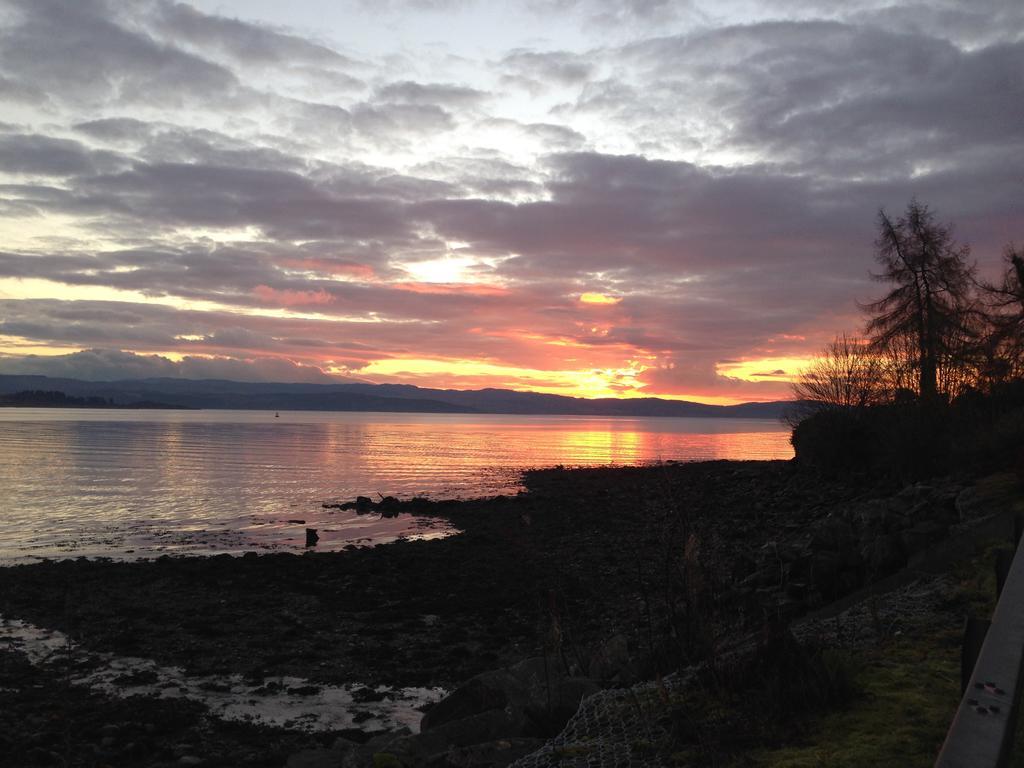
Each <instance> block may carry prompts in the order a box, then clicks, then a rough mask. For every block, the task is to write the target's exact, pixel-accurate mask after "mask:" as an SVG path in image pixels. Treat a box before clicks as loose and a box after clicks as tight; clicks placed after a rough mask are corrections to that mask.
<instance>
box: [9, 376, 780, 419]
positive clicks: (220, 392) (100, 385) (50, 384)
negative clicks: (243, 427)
mask: <svg viewBox="0 0 1024 768" xmlns="http://www.w3.org/2000/svg"><path fill="white" fill-rule="evenodd" d="M28 390H41V391H47V392H55V391H59V392H63V393H64V394H66V395H68V396H70V397H102V398H106V399H108V400H111V401H113V402H114V403H115V404H116V405H118V406H129V407H130V406H133V405H135V404H137V403H155V402H159V403H165V404H167V405H168V406H173V407H178V408H226V409H236V410H237V409H246V410H248V409H251V410H268V411H386V412H399V413H511V414H524V415H526V414H551V415H573V416H704V417H726V418H747V419H777V418H780V417H781V416H782V415H783V414H784V413H785V412H786V411H787V410H788V409H789V408H791V407H792V406H793V402H792V401H776V402H770V403H743V404H741V405H705V404H703V403H691V402H687V401H685V400H664V399H661V398H657V397H646V398H635V399H617V398H598V399H593V400H591V399H586V398H581V397H564V396H562V395H547V394H541V393H538V392H516V391H513V390H510V389H474V390H459V389H427V388H423V387H415V386H412V385H410V384H364V383H345V384H274V383H262V382H260V383H255V382H244V381H224V380H220V379H202V380H192V379H168V378H153V379H123V380H119V381H82V380H79V379H61V378H51V377H49V376H10V375H0V395H11V394H14V393H17V392H25V391H28Z"/></svg>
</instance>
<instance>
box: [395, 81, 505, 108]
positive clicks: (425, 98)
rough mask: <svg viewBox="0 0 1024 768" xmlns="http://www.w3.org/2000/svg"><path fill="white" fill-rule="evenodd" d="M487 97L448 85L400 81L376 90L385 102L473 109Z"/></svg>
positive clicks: (461, 86) (484, 93)
mask: <svg viewBox="0 0 1024 768" xmlns="http://www.w3.org/2000/svg"><path fill="white" fill-rule="evenodd" d="M488 97H489V94H487V93H486V92H484V91H481V90H478V89H476V88H469V87H467V86H464V85H452V84H449V83H416V82H413V81H411V80H402V81H399V82H395V83H388V84H387V85H385V86H383V87H381V88H378V89H377V98H378V99H380V100H382V101H385V102H397V103H405V104H423V105H438V106H444V105H448V106H453V107H473V106H476V105H477V104H479V103H480V102H482V101H484V100H485V99H487V98H488Z"/></svg>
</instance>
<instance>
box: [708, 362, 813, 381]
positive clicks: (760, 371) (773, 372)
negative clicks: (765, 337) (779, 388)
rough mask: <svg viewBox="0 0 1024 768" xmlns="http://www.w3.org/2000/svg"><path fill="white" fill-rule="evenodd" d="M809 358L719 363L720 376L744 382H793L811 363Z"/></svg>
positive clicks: (718, 371)
mask: <svg viewBox="0 0 1024 768" xmlns="http://www.w3.org/2000/svg"><path fill="white" fill-rule="evenodd" d="M810 361H811V358H809V357H763V358H759V359H753V360H740V361H731V362H727V363H719V364H718V365H717V366H716V369H715V370H716V371H717V373H718V375H719V376H725V377H727V378H730V379H742V380H743V381H778V382H788V381H793V379H794V378H796V376H797V374H799V373H800V371H801V370H802V369H804V368H806V367H807V365H808V363H810Z"/></svg>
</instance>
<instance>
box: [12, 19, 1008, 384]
mask: <svg viewBox="0 0 1024 768" xmlns="http://www.w3.org/2000/svg"><path fill="white" fill-rule="evenodd" d="M677 5H678V6H679V7H676V6H675V5H673V4H670V3H646V2H624V3H612V2H609V1H608V0H582V1H581V2H578V3H569V4H552V3H546V2H533V0H531V1H530V2H523V3H510V4H502V5H501V6H498V5H497V4H491V3H485V2H483V0H467V1H466V2H447V1H443V2H437V3H429V4H425V3H416V2H407V1H406V0H398V1H397V2H394V3H387V4H381V7H379V8H376V7H375V6H374V5H373V4H370V3H365V2H357V1H356V0H352V1H351V2H339V3H331V4H323V3H318V2H314V1H313V0H296V2H294V3H290V4H288V5H287V8H286V7H285V5H284V4H275V3H259V4H252V3H245V2H241V0H189V2H175V1H174V0H142V1H141V2H139V3H133V4H120V3H113V2H107V1H106V0H88V1H87V2H75V1H73V0H45V1H41V2H31V1H30V0H0V9H2V10H3V11H4V13H3V14H0V93H3V99H4V105H5V113H4V116H3V117H2V118H0V184H2V188H0V205H2V207H3V216H2V217H0V373H33V374H44V375H51V376H69V377H81V378H90V379H116V378H130V377H144V376H180V377H186V378H198V377H209V378H229V379H231V378H233V379H240V380H251V381H304V382H320V383H329V382H334V381H350V380H356V381H362V382H372V383H405V384H415V385H418V386H423V387H440V388H457V389H477V388H485V387H495V388H507V389H515V390H530V391H535V392H544V393H553V394H560V395H567V396H572V397H587V398H595V397H621V398H636V397H661V398H672V399H684V400H692V401H698V402H704V403H715V404H732V403H740V402H751V401H769V400H779V399H788V398H790V397H791V386H790V384H791V382H792V381H793V379H794V377H795V376H797V375H798V373H799V371H800V370H801V369H802V368H803V367H805V366H806V365H807V364H808V362H809V361H810V360H811V358H812V356H813V355H814V354H815V353H816V352H817V351H818V350H820V349H821V348H822V347H823V345H824V344H825V343H827V342H828V341H829V340H830V339H831V338H832V337H833V336H834V335H835V334H836V333H837V332H838V331H841V330H850V329H856V328H857V327H859V325H860V324H861V322H862V318H861V317H860V314H859V311H858V309H857V302H858V301H860V302H864V301H866V300H869V299H871V298H873V297H874V296H875V295H876V293H877V286H876V285H875V284H873V283H872V281H871V279H870V270H871V269H872V266H873V263H872V253H873V241H874V235H875V232H874V228H875V217H876V214H877V212H878V210H879V208H880V207H884V208H886V209H890V210H900V209H902V207H903V205H904V204H905V203H906V201H907V200H909V199H910V198H911V197H913V196H915V195H916V196H917V197H919V198H920V199H921V200H923V201H927V202H928V203H929V204H931V205H933V206H934V208H935V209H936V211H937V214H938V217H939V218H940V219H941V220H942V221H950V222H953V223H955V225H956V234H957V237H959V238H961V239H962V241H963V242H967V243H970V244H971V246H972V252H973V255H974V257H975V258H976V259H977V260H978V263H979V271H980V274H981V275H982V276H986V275H990V274H992V271H993V270H994V268H995V267H996V265H997V264H998V262H999V258H1000V252H1001V250H1002V248H1003V246H1004V245H1005V244H1006V243H1008V242H1011V241H1013V240H1014V239H1015V238H1016V240H1017V241H1019V240H1020V238H1021V237H1024V234H1022V233H1024V214H1022V211H1021V208H1020V205H1019V200H1020V199H1021V191H1022V187H1021V183H1020V179H1021V178H1022V173H1024V159H1022V158H1024V147H1022V146H1021V134H1020V126H1019V115H1017V114H1016V113H1015V112H1014V111H1013V109H1011V108H1010V107H1009V106H1008V101H1007V96H1006V93H1007V91H1006V87H1007V84H1009V87H1010V90H1011V92H1012V90H1013V88H1018V89H1019V87H1020V86H1021V80H1022V75H1021V72H1024V41H1022V39H1021V38H1020V35H1019V30H1020V29H1022V28H1024V9H1022V8H1021V7H1019V6H1018V5H1016V4H1012V3H1003V2H999V0H984V1H983V2H981V3H978V4H972V5H971V7H970V8H966V7H965V8H963V9H961V10H958V11H955V12H954V11H951V10H949V8H948V7H947V6H946V5H945V4H944V3H941V2H938V0H935V1H934V2H932V0H929V1H928V2H925V3H923V4H920V5H915V6H914V8H915V11H914V13H913V14H904V13H901V12H900V10H899V7H898V4H897V6H892V5H891V4H888V3H883V2H875V1H874V0H857V2H854V3H852V4H843V5H842V6H836V5H834V4H830V3H824V2H820V3H816V2H810V3H806V4H803V5H801V6H800V8H799V9H797V8H795V7H794V6H793V5H792V4H791V3H784V2H778V3H764V4H757V5H756V7H752V6H750V5H749V4H745V3H739V2H735V3H734V2H725V3H710V2H704V1H703V0H698V2H696V3H692V4H690V3H688V4H677ZM1015 30H1016V32H1015ZM908 62H911V63H912V66H911V65H909V64H908ZM1000 84H1002V85H1000ZM892 104H904V105H907V106H906V108H904V109H899V110H892V109H890V108H889V107H888V106H887V105H892ZM976 115H983V116H984V120H977V119H973V118H972V117H970V116H976Z"/></svg>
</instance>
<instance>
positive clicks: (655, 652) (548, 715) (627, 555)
mask: <svg viewBox="0 0 1024 768" xmlns="http://www.w3.org/2000/svg"><path fill="white" fill-rule="evenodd" d="M523 482H524V485H525V487H526V489H527V491H526V492H525V493H522V494H520V495H519V496H515V497H497V498H493V499H479V500H471V501H448V502H445V501H441V502H433V501H429V500H423V499H415V500H406V501H401V500H397V499H386V500H381V501H379V502H372V501H371V500H369V499H364V500H360V501H359V502H356V503H354V504H355V508H356V510H357V511H360V512H363V513H365V514H382V515H386V514H393V513H396V512H412V513H414V514H421V515H429V516H431V517H442V518H445V519H446V520H448V521H449V522H450V523H451V524H452V525H454V526H456V527H457V528H459V529H461V530H462V531H463V532H462V533H461V534H460V535H457V536H452V537H449V538H446V539H441V540H436V541H407V542H398V543H394V544H388V545H382V546H378V547H373V548H362V549H353V550H351V551H347V552H343V553H323V554H320V553H316V552H315V551H313V552H309V553H307V554H305V555H301V556H297V555H290V554H272V555H255V554H247V555H245V556H242V557H237V558H233V557H228V556H219V557H210V558H181V559H175V558H159V559H157V560H152V561H142V562H117V563H114V562H104V561H86V560H64V561H53V562H43V563H39V564H32V565H20V566H14V567H9V568H2V569H0V614H2V615H3V616H5V617H8V618H17V619H24V620H27V621H31V622H33V623H35V624H37V625H39V626H42V627H49V628H53V629H58V630H60V631H62V632H65V633H67V634H68V635H69V636H70V637H71V638H73V640H74V641H75V643H76V644H78V645H79V646H81V647H82V648H84V649H86V650H89V651H93V652H102V653H113V654H118V655H120V656H133V657H142V658H145V659H151V660H154V661H155V662H157V663H159V664H163V665H168V666H175V667H181V668H183V670H184V673H185V674H187V675H194V676H202V675H228V674H230V675H240V676H242V678H244V679H245V680H249V681H253V683H254V684H257V683H258V681H269V680H272V679H273V678H274V677H280V676H292V677H295V678H302V679H305V680H308V681H310V685H311V686H314V687H315V686H316V685H341V684H352V683H359V684H361V685H363V686H365V688H366V690H368V691H377V690H378V689H379V688H381V687H385V686H392V687H398V686H424V687H438V688H443V689H445V690H448V691H455V692H456V693H457V695H453V696H450V697H449V698H448V699H447V700H445V701H442V702H441V703H440V704H438V705H436V706H435V707H434V708H433V709H432V710H429V711H428V714H427V717H426V718H425V721H424V724H423V726H424V732H423V734H421V735H415V734H411V733H410V734H405V735H402V734H397V733H391V734H379V735H377V736H376V739H375V738H374V734H373V733H372V732H367V731H366V730H364V729H351V730H345V731H333V732H331V731H328V732H320V733H315V734H310V733H306V732H303V731H302V730H301V729H297V730H291V731H289V730H282V729H280V728H269V727H266V726H259V725H258V724H253V725H246V726H244V727H245V728H249V729H251V733H248V735H247V736H246V737H245V739H242V740H241V741H244V742H246V743H248V744H259V743H264V744H266V745H267V746H266V747H265V748H264V749H262V751H261V752H260V757H259V760H263V762H259V761H257V762H249V760H250V757H243V755H242V752H241V751H236V748H235V747H233V746H231V743H232V742H230V739H228V740H227V741H225V740H224V739H223V738H221V736H219V735H218V734H219V732H220V731H219V729H223V728H228V730H230V731H231V732H232V733H235V731H234V730H232V729H236V728H239V727H242V726H238V725H230V726H224V725H223V724H221V725H218V724H217V723H215V722H213V721H214V720H215V719H214V718H206V719H205V720H204V719H203V717H202V716H201V714H196V715H195V718H193V719H194V720H195V722H197V723H205V725H202V726H201V727H200V725H195V726H194V728H196V729H198V730H197V731H196V733H198V734H202V733H207V734H209V736H208V737H207V736H201V735H200V736H198V737H197V740H198V743H197V746H196V748H195V749H194V750H193V752H190V753H189V754H182V755H176V753H175V752H174V751H173V749H171V750H168V748H167V745H166V744H164V745H155V743H154V745H153V746H152V749H154V750H156V752H154V753H153V754H157V753H159V754H164V753H166V754H167V759H168V760H169V761H170V762H169V763H167V764H175V763H174V761H175V760H177V761H180V760H181V759H182V758H184V757H193V756H198V757H199V758H200V759H201V761H202V762H201V763H194V764H202V765H249V764H252V765H272V764H275V765H284V763H285V761H286V759H287V757H288V755H291V756H292V757H291V762H289V763H288V764H289V765H291V766H303V765H306V766H310V767H312V766H316V765H329V764H338V765H340V764H343V763H342V761H343V760H345V761H348V762H347V763H345V764H352V765H357V764H369V763H365V762H363V763H360V762H359V761H360V760H366V759H371V758H372V754H374V753H377V754H382V753H383V752H384V751H387V752H388V753H389V754H391V753H392V752H394V751H395V742H396V739H403V738H404V739H406V740H407V741H406V742H405V744H404V746H403V745H399V746H400V747H402V748H403V749H404V750H405V751H404V754H405V755H406V760H407V761H412V764H428V763H429V764H438V765H464V766H469V765H479V766H483V765H504V764H508V763H509V762H510V761H511V760H512V758H514V757H515V756H517V755H519V754H522V753H524V751H527V750H529V749H531V748H533V747H535V746H536V745H537V743H538V741H537V740H542V739H544V738H546V737H549V736H552V735H554V733H557V731H558V730H559V729H560V727H561V725H562V724H564V722H565V720H566V719H567V718H568V716H569V714H571V710H572V709H573V708H574V706H575V704H576V703H578V701H579V699H580V698H581V697H582V696H583V695H585V694H586V693H587V692H592V691H594V690H596V689H597V688H598V687H599V686H608V685H624V684H630V683H633V682H635V681H637V680H640V679H644V678H645V677H648V676H653V675H654V674H657V673H660V672H663V671H665V669H663V667H664V666H665V665H666V664H667V663H668V662H669V660H668V659H667V657H666V656H665V655H664V653H663V651H664V648H662V647H661V645H660V643H661V640H660V638H662V637H663V636H664V633H665V631H666V627H664V626H659V622H661V621H662V619H663V618H664V616H663V612H662V611H661V610H660V609H659V603H658V601H659V599H662V597H663V595H661V591H662V584H663V582H664V576H663V574H662V573H661V569H662V568H663V567H664V564H665V563H666V562H669V561H668V560H666V557H668V556H669V555H671V553H672V552H673V551H674V549H673V548H677V547H678V548H680V551H682V549H685V551H686V553H687V557H688V558H690V560H688V561H687V562H691V561H692V562H691V564H692V563H696V564H697V565H699V569H700V576H701V585H702V587H701V589H702V593H703V594H705V595H706V599H707V600H708V601H714V604H715V606H716V618H715V626H714V632H716V633H717V634H718V636H719V637H725V636H727V635H728V633H730V632H734V633H740V632H743V631H745V630H746V629H749V628H750V627H751V626H755V625H757V623H759V622H761V623H763V622H764V620H765V618H766V617H773V616H774V617H778V618H789V617H791V616H796V615H799V614H801V613H804V612H806V611H807V610H810V609H813V608H815V607H819V606H821V605H824V604H826V603H828V602H829V601H831V600H833V599H835V598H837V597H839V596H841V595H842V594H845V593H848V592H850V591H853V590H855V589H857V588H859V587H861V586H863V585H864V584H865V583H868V582H870V581H871V580H873V579H877V578H879V577H881V576H883V575H885V574H886V573H890V572H892V571H894V570H897V569H898V568H900V567H902V565H904V564H905V563H906V562H907V561H908V560H910V559H912V558H913V557H914V556H915V554H916V553H917V552H920V551H921V550H922V549H923V548H925V547H927V546H928V545H929V544H931V543H933V542H935V541H937V540H938V539H941V538H942V537H944V536H947V535H948V534H949V532H950V530H951V529H955V526H957V525H960V524H961V523H962V522H964V521H965V520H967V519H969V518H970V517H971V516H973V515H978V514H981V512H980V511H979V501H978V499H979V493H980V492H979V491H978V490H977V489H976V488H975V486H974V482H973V480H972V479H971V478H945V479H942V480H940V481H936V482H932V483H928V484H918V485H914V486H908V487H906V488H892V487H871V486H868V485H864V484H853V483H849V484H848V483H839V482H833V481H828V482H826V481H823V480H821V479H819V478H816V477H814V476H811V475H808V474H807V473H802V472H800V471H798V469H797V468H796V467H795V466H794V464H793V463H792V462H706V463H698V464H673V463H668V464H662V465H658V466H652V467H635V468H603V469H579V470H566V469H551V470H540V471H535V472H529V473H526V475H525V476H524V478H523ZM695 567H696V566H695ZM3 659H4V666H3V668H2V670H3V674H5V675H6V678H5V682H4V683H3V691H2V692H0V696H2V697H9V700H8V701H7V702H6V703H7V704H9V705H10V706H6V707H2V708H0V712H7V713H9V714H7V715H5V716H4V718H5V719H6V718H17V717H19V715H18V711H19V710H23V709H25V708H26V707H29V708H31V707H32V706H36V707H37V708H38V710H39V711H40V712H42V711H45V708H46V696H47V694H46V693H45V691H48V690H52V691H54V693H53V696H52V701H51V704H52V706H57V702H58V700H60V701H68V702H73V701H74V700H76V698H82V697H86V698H88V697H89V696H95V694H88V693H85V692H82V691H81V690H78V691H76V692H75V693H74V694H68V692H67V688H66V686H65V687H64V688H60V686H56V687H55V684H54V681H53V680H52V679H51V678H52V677H53V676H54V675H55V674H56V672H55V671H54V670H53V669H46V670H40V669H39V668H38V667H35V668H28V667H25V665H24V662H23V660H21V659H20V658H19V654H18V652H17V651H16V650H9V651H6V652H4V655H3ZM672 661H677V659H673V660H672ZM541 674H542V675H543V678H544V679H543V685H542V684H541V682H540V676H541ZM495 676H499V677H501V685H500V686H499V685H497V684H496V683H495V680H496V679H497V678H496V677H495ZM492 678H493V679H492ZM469 680H475V681H476V683H473V684H470V685H469V688H468V690H467V686H466V681H469ZM481 680H483V681H486V680H491V683H495V684H493V685H492V684H490V683H489V684H487V685H483V684H481ZM37 686H38V687H37ZM58 689H59V691H58ZM495 690H498V691H499V694H495ZM552 691H554V692H555V695H554V699H552ZM11 697H12V698H11ZM26 697H28V698H26ZM33 697H34V698H33ZM502 697H503V698H502ZM498 699H501V701H498ZM107 700H108V703H107V704H102V705H98V704H96V702H92V703H90V704H89V707H91V708H92V709H95V710H96V711H99V712H102V711H104V707H109V708H112V709H111V712H116V711H120V710H118V709H117V707H118V706H119V705H117V704H116V701H115V700H114V699H110V697H107ZM33 702H34V703H33ZM510 704H514V706H508V705H510ZM541 705H543V706H541ZM61 706H64V705H61ZM68 706H71V707H72V708H75V707H76V706H77V705H75V704H73V703H72V704H69V705H68ZM83 706H84V704H83ZM170 706H172V705H171V704H169V703H168V702H166V701H150V702H148V703H145V704H140V705H139V707H140V708H139V709H137V710H136V711H137V712H143V713H147V708H149V707H154V708H155V709H153V710H152V711H150V712H148V713H147V714H146V718H145V719H149V720H151V719H154V718H157V719H160V720H161V722H177V720H174V718H171V720H170V721H168V720H167V718H166V716H165V715H163V714H160V711H161V710H160V708H162V707H170ZM176 706H179V707H180V708H181V709H182V711H186V710H187V711H189V712H197V711H198V710H191V709H188V707H186V706H185V705H184V704H180V705H176ZM497 713H505V714H502V715H500V716H499V715H498V714H497ZM506 716H508V717H512V718H513V719H514V720H515V722H508V721H507V717H506ZM110 717H112V718H114V721H116V718H117V717H120V715H116V714H111V715H110ZM189 717H192V715H189ZM502 717H506V720H503V721H501V722H499V719H500V718H502ZM472 718H476V720H472ZM516 718H518V719H516ZM186 719H187V718H186ZM178 720H181V718H178ZM114 721H112V722H113V724H114V725H116V724H117V723H116V722H114ZM125 722H129V721H127V720H126V721H125ZM211 723H212V724H211ZM107 724H108V725H110V723H107ZM94 725H95V727H96V728H99V727H100V726H101V724H100V723H98V722H97V723H94ZM0 727H3V728H4V730H5V732H6V733H7V734H8V735H7V736H5V738H6V739H7V744H6V745H4V746H6V747H7V748H8V750H13V751H10V753H11V754H16V755H22V756H23V759H24V761H25V764H26V765H35V764H40V765H45V764H55V765H56V764H67V765H100V764H107V765H116V766H121V765H124V766H130V765H153V764H157V763H156V762H154V761H152V760H151V761H148V762H147V760H146V759H145V758H144V757H143V756H142V755H141V754H140V749H141V748H140V747H139V744H140V743H143V742H140V741H139V738H142V737H139V738H136V739H135V740H134V741H132V742H131V743H132V744H133V745H134V747H133V750H123V751H120V752H118V751H117V750H116V749H111V750H107V752H103V754H102V755H101V757H102V760H100V758H98V757H97V756H96V753H95V750H92V751H90V749H91V747H90V749H87V748H86V746H85V745H91V746H96V747H97V748H98V749H101V747H99V746H97V745H101V744H102V743H103V741H102V740H103V738H106V736H102V735H100V736H98V737H97V736H94V735H88V736H86V735H79V736H67V735H64V736H61V735H60V734H58V733H56V732H55V731H52V730H51V731H47V730H46V728H47V727H49V726H47V725H46V723H42V724H40V725H39V730H37V731H33V732H32V733H31V734H29V735H27V736H24V738H23V737H22V734H23V730H24V729H19V728H17V727H15V723H14V722H13V719H12V721H11V722H3V723H0ZM90 727H92V726H90ZM126 727H127V726H126ZM188 727H189V728H192V727H193V726H188ZM203 729H206V730H203ZM133 733H134V731H133ZM47 734H49V736H48V735H47ZM431 734H434V735H433V736H431ZM110 735H111V734H107V736H110ZM48 738H49V739H50V740H51V741H52V740H56V739H58V738H63V739H64V740H65V741H66V742H68V743H69V744H71V746H70V747H68V748H67V749H66V750H65V752H66V753H67V757H62V758H61V760H62V762H59V763H58V762H52V763H47V762H46V760H48V759H52V757H46V756H45V755H43V752H47V754H49V753H53V754H57V755H58V756H60V755H61V754H63V753H61V752H59V751H58V750H53V749H51V750H46V749H45V748H43V747H41V746H40V742H43V743H45V742H46V741H47V739H48ZM154 738H156V737H154ZM90 739H91V740H90ZM204 739H206V740H209V741H210V744H208V745H206V746H204ZM218 739H219V740H218ZM151 741H152V740H151ZM164 741H166V739H164ZM241 741H240V742H239V746H237V749H238V750H242V746H240V744H241ZM385 744H387V745H390V746H388V750H384V749H383V747H384V745H385ZM76 745H77V746H76ZM118 745H121V746H123V744H122V743H121V740H120V738H119V737H118V739H117V740H116V743H113V744H111V747H117V746H118ZM270 745H277V747H272V746H270ZM79 747H80V749H79ZM40 749H42V750H43V751H42V752H40V751H39V750H40ZM147 749H148V748H147ZM246 749H248V747H246ZM32 750H36V751H35V752H33V751H32ZM161 750H162V751H161ZM101 751H102V749H101ZM179 751H180V750H179ZM250 751H251V750H250ZM397 751H398V752H402V749H398V750H397ZM193 753H194V754H193ZM246 754H248V752H247V753H246ZM368 755H369V756H370V758H368V757H367V756H368ZM446 755H447V757H445V756H446ZM346 756H347V757H346ZM410 756H414V757H410ZM438 756H440V757H438ZM69 759H70V762H69ZM161 759H163V758H161ZM396 759H397V758H396ZM275 760H276V761H277V762H274V761H275ZM439 760H440V761H441V762H438V761H439ZM445 760H447V761H448V762H444V761H445ZM103 761H105V762H103ZM267 761H269V762H267ZM317 761H319V762H317ZM417 761H421V762H417ZM453 761H454V762H453ZM179 764H186V763H180V762H179Z"/></svg>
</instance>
